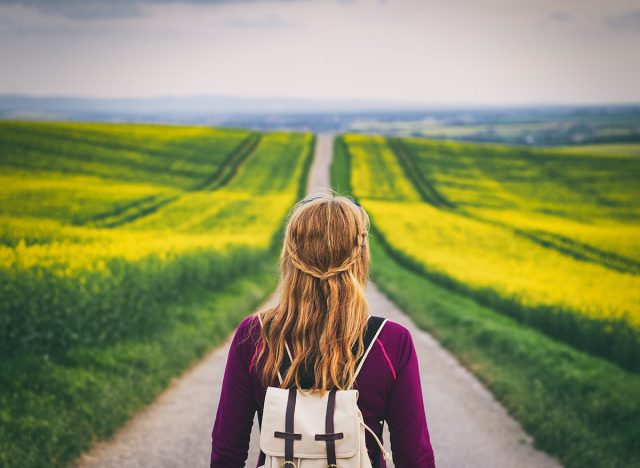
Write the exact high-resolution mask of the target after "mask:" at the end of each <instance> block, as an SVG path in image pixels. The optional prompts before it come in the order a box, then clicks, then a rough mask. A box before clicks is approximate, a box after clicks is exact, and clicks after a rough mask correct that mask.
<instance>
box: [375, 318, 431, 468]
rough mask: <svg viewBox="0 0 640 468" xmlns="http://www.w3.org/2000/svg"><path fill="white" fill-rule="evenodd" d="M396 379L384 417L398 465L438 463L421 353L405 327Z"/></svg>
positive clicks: (424, 467)
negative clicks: (427, 413) (427, 412)
mask: <svg viewBox="0 0 640 468" xmlns="http://www.w3.org/2000/svg"><path fill="white" fill-rule="evenodd" d="M401 328H402V330H403V334H402V337H401V339H400V353H399V356H398V363H397V367H396V380H395V383H394V384H393V387H392V389H391V392H390V394H389V400H388V402H387V411H386V414H385V420H386V421H387V424H388V426H389V437H390V441H391V452H392V454H393V462H394V464H395V466H419V467H421V468H431V467H435V466H436V465H435V460H434V455H433V449H432V447H431V441H430V438H429V430H428V429H427V418H426V416H425V411H424V402H423V400H422V385H421V382H420V371H419V367H418V356H417V355H416V350H415V347H414V345H413V339H412V338H411V333H410V332H409V330H407V329H406V328H404V327H401Z"/></svg>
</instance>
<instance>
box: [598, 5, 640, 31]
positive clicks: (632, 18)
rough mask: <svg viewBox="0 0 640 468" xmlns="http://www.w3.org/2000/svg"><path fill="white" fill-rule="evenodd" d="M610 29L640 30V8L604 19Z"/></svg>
mask: <svg viewBox="0 0 640 468" xmlns="http://www.w3.org/2000/svg"><path fill="white" fill-rule="evenodd" d="M604 22H605V24H606V25H607V26H608V27H609V29H613V30H617V31H631V32H640V10H633V11H628V12H626V13H622V14H620V15H615V16H608V17H606V18H605V20H604Z"/></svg>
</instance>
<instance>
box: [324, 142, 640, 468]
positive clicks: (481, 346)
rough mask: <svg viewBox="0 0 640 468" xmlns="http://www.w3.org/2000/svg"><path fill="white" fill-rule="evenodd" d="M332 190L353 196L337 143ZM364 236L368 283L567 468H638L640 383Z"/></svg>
mask: <svg viewBox="0 0 640 468" xmlns="http://www.w3.org/2000/svg"><path fill="white" fill-rule="evenodd" d="M336 141H337V144H336V148H335V156H334V161H333V164H332V167H331V180H332V185H333V187H334V188H335V189H336V190H337V191H339V192H340V193H348V194H350V193H351V190H350V187H349V185H350V184H349V180H350V173H349V164H348V160H347V159H346V152H345V151H344V148H343V147H342V146H341V143H342V142H341V141H340V140H339V139H338V140H336ZM376 236H377V233H376V231H375V226H372V236H371V249H372V271H371V276H372V279H373V280H374V281H375V282H376V284H377V285H378V287H379V288H380V289H381V290H382V291H383V292H384V293H385V294H387V295H388V296H389V297H390V298H391V299H392V300H393V301H394V302H395V303H396V304H398V306H399V307H401V308H402V309H403V310H404V311H405V312H406V313H408V314H409V315H410V316H411V317H412V319H413V320H414V321H415V322H416V324H417V325H418V326H419V327H421V328H423V329H426V330H428V331H429V332H431V333H432V334H433V335H434V336H435V337H436V338H437V339H438V340H439V341H440V342H441V343H442V344H443V346H445V347H446V348H448V349H449V350H450V351H451V352H452V353H454V354H455V355H456V356H457V357H458V359H460V361H461V362H462V363H463V364H464V365H465V366H466V367H468V368H469V369H470V370H471V371H472V372H473V373H474V374H475V375H477V376H478V377H479V378H480V379H481V380H482V381H483V382H484V383H485V384H486V385H487V386H488V388H489V389H490V390H491V391H492V392H493V394H494V395H495V396H496V398H498V400H500V401H501V402H502V403H503V404H504V406H505V407H506V408H507V410H508V411H509V412H510V413H511V414H512V415H513V416H514V417H515V418H516V419H517V420H518V421H520V423H521V424H522V425H523V427H524V428H525V430H526V431H527V432H528V433H530V434H531V435H532V436H533V437H534V440H535V445H536V447H539V448H540V449H542V450H545V451H546V452H548V453H550V454H552V455H554V456H556V457H557V458H558V459H559V460H560V461H561V462H562V463H563V464H564V465H566V466H567V467H569V468H571V467H584V466H592V467H630V466H640V444H638V440H640V399H638V395H639V394H640V376H639V375H637V374H634V373H631V372H627V371H624V370H622V369H621V368H619V367H618V366H616V365H614V364H611V363H610V362H608V361H606V360H604V359H600V358H596V357H593V356H590V355H588V354H586V353H583V352H580V351H577V350H575V349H574V348H572V347H571V346H569V345H566V344H563V343H560V342H557V341H555V340H553V339H551V338H549V337H548V336H546V335H544V334H542V333H541V332H539V331H536V330H534V329H532V328H529V327H527V326H526V325H523V324H520V323H518V322H516V321H515V320H514V319H512V318H510V317H507V316H505V315H503V314H500V313H498V312H495V311H493V310H492V309H490V308H488V307H486V306H482V305H480V304H478V303H477V302H475V301H473V300H472V299H470V298H468V297H465V296H463V295H460V294H457V293H455V292H453V291H451V290H449V289H447V288H445V287H443V286H440V285H437V284H435V283H434V282H432V281H430V280H429V279H427V278H426V277H424V276H422V275H420V274H418V273H416V272H413V271H410V270H408V269H406V268H404V267H402V266H400V265H399V264H398V263H397V262H396V261H394V260H393V259H392V257H391V256H390V255H389V254H388V252H387V251H386V250H385V249H384V247H383V244H382V243H381V242H380V241H379V239H378V238H377V237H376Z"/></svg>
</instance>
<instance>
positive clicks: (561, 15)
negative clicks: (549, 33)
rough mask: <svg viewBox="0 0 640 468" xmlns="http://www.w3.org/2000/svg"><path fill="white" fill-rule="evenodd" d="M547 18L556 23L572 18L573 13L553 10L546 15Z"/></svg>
mask: <svg viewBox="0 0 640 468" xmlns="http://www.w3.org/2000/svg"><path fill="white" fill-rule="evenodd" d="M547 19H549V20H551V21H556V22H558V23H566V22H568V21H571V20H572V19H573V15H572V14H571V13H567V12H565V11H554V12H553V13H550V14H548V15H547Z"/></svg>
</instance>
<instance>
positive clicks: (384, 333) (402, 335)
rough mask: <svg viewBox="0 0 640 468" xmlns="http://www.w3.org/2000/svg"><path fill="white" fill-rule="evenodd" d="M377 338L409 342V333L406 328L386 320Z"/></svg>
mask: <svg viewBox="0 0 640 468" xmlns="http://www.w3.org/2000/svg"><path fill="white" fill-rule="evenodd" d="M378 338H380V339H382V338H385V339H387V340H390V341H406V340H411V339H412V336H411V332H410V331H409V329H408V328H407V327H405V326H404V325H402V324H401V323H398V322H396V321H394V320H391V319H386V320H385V323H384V326H383V327H382V330H380V334H379V335H378Z"/></svg>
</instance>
